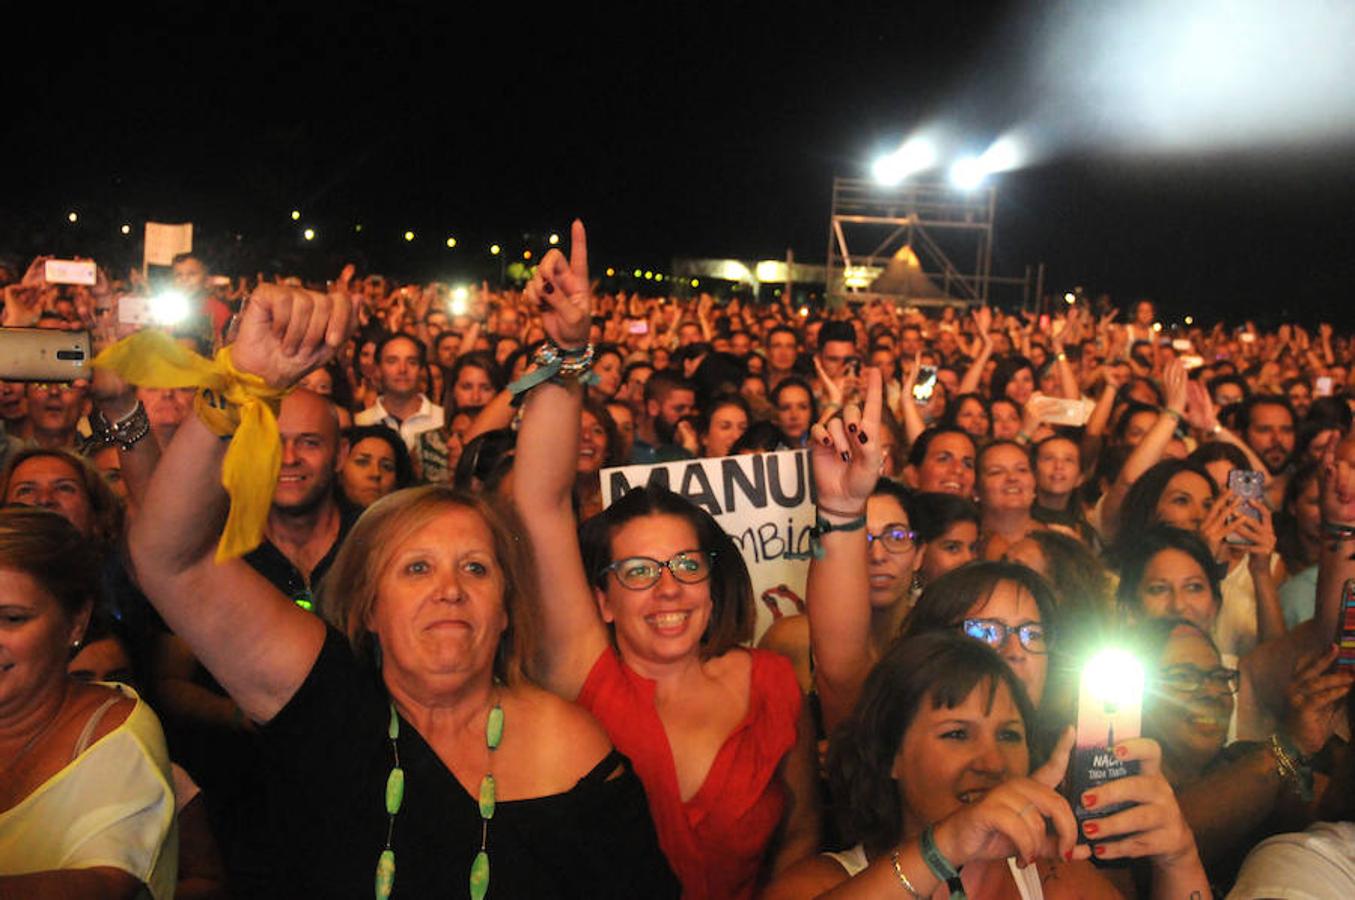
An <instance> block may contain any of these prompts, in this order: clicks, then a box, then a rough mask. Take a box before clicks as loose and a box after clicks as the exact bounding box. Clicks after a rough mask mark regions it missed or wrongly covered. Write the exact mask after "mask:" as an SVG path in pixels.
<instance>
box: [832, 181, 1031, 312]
mask: <svg viewBox="0 0 1355 900" xmlns="http://www.w3.org/2000/svg"><path fill="white" fill-rule="evenodd" d="M996 210H997V188H996V187H994V186H992V185H987V186H981V187H978V188H976V189H973V190H967V191H966V190H960V189H958V188H955V187H952V186H951V185H949V184H948V183H947V182H945V181H944V180H937V179H925V178H924V179H920V178H910V179H907V180H905V181H904V182H903V183H901V184H899V185H896V186H885V185H881V184H879V183H877V182H875V181H872V180H867V179H863V178H835V179H833V205H832V221H831V224H830V226H829V233H828V266H827V269H828V272H827V280H828V283H827V293H828V298H829V301H830V302H831V303H843V302H848V301H850V302H865V301H867V300H871V299H875V298H882V299H887V300H892V301H893V302H896V303H908V304H911V305H915V306H945V305H961V306H968V305H971V304H977V303H987V302H989V295H990V288H991V287H992V286H994V285H1010V286H1020V287H1022V288H1023V290H1022V298H1021V299H1022V302H1023V303H1025V302H1026V301H1027V299H1028V298H1027V294H1028V293H1029V289H1030V273H1029V271H1027V274H1026V277H1024V278H999V277H995V276H994V275H993V274H992V266H993V218H994V214H995V212H996ZM961 260H963V261H964V262H960V261H961ZM968 260H972V261H973V262H972V265H971V264H970V263H969V262H968Z"/></svg>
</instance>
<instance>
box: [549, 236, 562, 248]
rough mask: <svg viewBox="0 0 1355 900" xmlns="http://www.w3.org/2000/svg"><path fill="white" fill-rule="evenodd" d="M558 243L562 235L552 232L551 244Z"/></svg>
mask: <svg viewBox="0 0 1355 900" xmlns="http://www.w3.org/2000/svg"><path fill="white" fill-rule="evenodd" d="M558 243H560V236H559V235H558V234H554V233H552V234H551V236H550V245H551V246H552V247H554V246H555V245H556V244H558Z"/></svg>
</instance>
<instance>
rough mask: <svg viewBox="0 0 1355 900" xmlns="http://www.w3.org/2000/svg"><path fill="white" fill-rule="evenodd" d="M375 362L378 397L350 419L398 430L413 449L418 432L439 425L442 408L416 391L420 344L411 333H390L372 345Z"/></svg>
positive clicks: (417, 387)
mask: <svg viewBox="0 0 1355 900" xmlns="http://www.w3.org/2000/svg"><path fill="white" fill-rule="evenodd" d="M376 364H377V370H378V372H379V373H380V376H381V396H379V397H377V398H376V402H375V403H373V404H372V405H371V406H369V407H367V408H366V409H364V410H363V411H362V412H360V413H358V414H357V415H356V416H354V417H353V422H354V424H356V425H385V426H386V427H387V428H390V429H392V430H394V431H398V432H400V436H401V437H402V438H404V439H405V444H406V445H408V446H409V448H410V449H411V450H413V449H414V445H415V444H416V443H417V442H418V436H419V434H420V433H422V432H425V431H432V430H433V429H435V428H441V427H442V423H443V411H442V407H441V406H438V405H437V404H436V403H434V402H433V401H431V400H429V399H428V398H427V397H425V396H424V395H423V394H421V393H419V371H420V370H421V369H422V368H423V365H424V349H423V344H422V343H420V342H419V339H418V338H416V337H414V336H412V335H408V334H393V335H391V336H390V337H388V338H386V339H385V340H384V341H382V342H381V344H380V345H379V346H378V347H377V348H376Z"/></svg>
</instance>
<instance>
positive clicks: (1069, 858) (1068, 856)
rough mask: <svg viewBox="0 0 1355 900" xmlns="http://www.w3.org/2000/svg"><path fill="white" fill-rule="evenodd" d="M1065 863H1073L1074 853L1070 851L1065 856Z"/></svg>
mask: <svg viewBox="0 0 1355 900" xmlns="http://www.w3.org/2000/svg"><path fill="white" fill-rule="evenodd" d="M1063 861H1064V862H1072V861H1073V851H1071V850H1069V851H1068V852H1067V853H1065V854H1063Z"/></svg>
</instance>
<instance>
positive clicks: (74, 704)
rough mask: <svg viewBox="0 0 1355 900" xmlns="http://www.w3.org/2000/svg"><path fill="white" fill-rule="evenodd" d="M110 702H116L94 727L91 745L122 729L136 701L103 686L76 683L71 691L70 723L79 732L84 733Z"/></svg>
mask: <svg viewBox="0 0 1355 900" xmlns="http://www.w3.org/2000/svg"><path fill="white" fill-rule="evenodd" d="M109 700H112V701H114V702H113V704H112V705H111V706H109V707H108V709H106V710H104V713H103V715H102V716H101V717H100V718H99V721H98V723H97V724H96V725H95V726H94V731H93V732H92V733H91V735H90V743H91V744H92V743H94V742H95V741H97V740H98V739H99V738H101V737H103V736H104V735H106V734H111V733H112V732H113V731H115V730H117V729H118V728H119V727H121V725H122V724H123V723H124V722H126V721H127V717H128V716H130V715H131V714H132V710H134V709H135V708H136V700H135V699H133V698H132V697H130V696H128V695H127V694H124V693H122V692H121V691H119V690H116V689H114V688H112V687H107V686H105V685H102V684H86V683H83V682H76V683H75V684H74V686H73V687H72V689H71V712H70V718H69V719H68V721H69V722H70V723H71V727H73V728H75V729H76V730H77V731H83V730H84V728H85V725H86V723H88V722H89V719H90V717H91V716H93V715H94V714H95V713H96V712H98V710H99V708H100V707H101V706H103V705H104V704H105V703H107V702H108V701H109Z"/></svg>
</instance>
